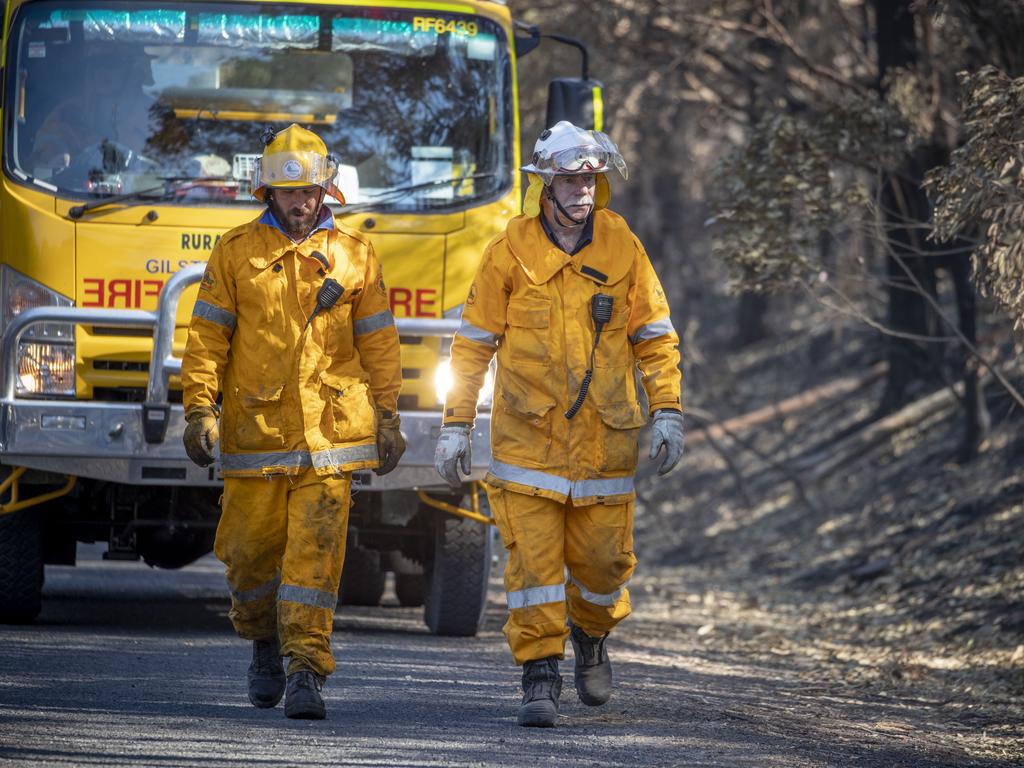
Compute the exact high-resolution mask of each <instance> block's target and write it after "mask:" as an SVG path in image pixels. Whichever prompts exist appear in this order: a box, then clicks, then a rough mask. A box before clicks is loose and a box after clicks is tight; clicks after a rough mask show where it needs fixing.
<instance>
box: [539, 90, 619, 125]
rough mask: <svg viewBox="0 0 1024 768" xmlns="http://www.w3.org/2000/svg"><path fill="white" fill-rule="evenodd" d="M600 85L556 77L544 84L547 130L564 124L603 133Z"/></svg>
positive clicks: (602, 105) (602, 103) (602, 104)
mask: <svg viewBox="0 0 1024 768" xmlns="http://www.w3.org/2000/svg"><path fill="white" fill-rule="evenodd" d="M601 88H602V85H601V82H600V81H599V80H592V79H590V78H578V77H559V78H556V79H555V80H552V81H551V82H550V83H549V84H548V112H547V118H546V122H545V123H544V124H545V125H546V126H547V127H548V128H550V127H551V126H552V125H554V124H555V123H557V122H558V121H559V120H568V121H569V122H570V123H572V124H573V125H578V126H579V127H580V128H588V129H593V130H595V131H603V130H605V128H604V122H605V121H604V100H603V98H602V96H601Z"/></svg>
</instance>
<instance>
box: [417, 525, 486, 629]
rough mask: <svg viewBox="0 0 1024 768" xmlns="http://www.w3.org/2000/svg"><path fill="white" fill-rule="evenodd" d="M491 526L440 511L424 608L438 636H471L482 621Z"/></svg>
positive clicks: (427, 620)
mask: <svg viewBox="0 0 1024 768" xmlns="http://www.w3.org/2000/svg"><path fill="white" fill-rule="evenodd" d="M490 529H491V526H489V525H485V524H483V523H478V522H476V521H475V520H470V519H468V518H465V517H457V516H455V515H451V514H448V513H446V512H439V513H438V514H437V516H436V519H435V527H434V551H433V556H432V557H431V558H430V563H429V564H428V567H427V577H428V579H429V581H428V583H427V594H426V603H425V605H424V610H423V614H424V619H425V621H426V623H427V627H429V628H430V631H431V632H433V633H434V634H435V635H453V636H456V637H472V636H473V635H475V634H476V633H477V630H478V629H480V626H481V624H483V619H484V613H485V611H484V608H485V607H486V606H487V583H488V581H489V579H490V575H491V541H492V537H491V530H490Z"/></svg>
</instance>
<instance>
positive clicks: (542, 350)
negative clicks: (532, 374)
mask: <svg viewBox="0 0 1024 768" xmlns="http://www.w3.org/2000/svg"><path fill="white" fill-rule="evenodd" d="M506 322H507V327H506V329H505V339H504V343H505V344H507V345H508V352H509V357H510V358H511V359H512V360H513V361H518V362H534V363H546V362H548V360H549V359H550V357H549V349H550V346H551V344H550V341H551V339H550V336H551V334H550V326H551V299H549V298H548V297H547V296H535V297H534V296H531V297H530V298H512V299H510V300H509V303H508V310H507V312H506Z"/></svg>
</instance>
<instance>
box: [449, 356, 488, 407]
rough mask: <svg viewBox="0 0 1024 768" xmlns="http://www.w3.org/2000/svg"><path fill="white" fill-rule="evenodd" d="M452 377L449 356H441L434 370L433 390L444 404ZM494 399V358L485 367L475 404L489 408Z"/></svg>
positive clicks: (452, 380) (452, 381) (450, 386)
mask: <svg viewBox="0 0 1024 768" xmlns="http://www.w3.org/2000/svg"><path fill="white" fill-rule="evenodd" d="M453 383H454V377H453V376H452V364H451V359H450V358H447V357H446V358H442V360H441V362H440V363H438V364H437V369H436V370H435V371H434V390H435V391H436V392H437V402H438V403H439V404H440V405H444V400H445V398H446V397H448V390H450V389H451V388H452V384H453ZM493 399H494V360H491V364H490V365H489V366H488V367H487V374H486V375H485V376H484V384H483V386H482V387H480V394H479V395H477V398H476V404H477V406H478V407H480V408H490V407H491V401H492V400H493Z"/></svg>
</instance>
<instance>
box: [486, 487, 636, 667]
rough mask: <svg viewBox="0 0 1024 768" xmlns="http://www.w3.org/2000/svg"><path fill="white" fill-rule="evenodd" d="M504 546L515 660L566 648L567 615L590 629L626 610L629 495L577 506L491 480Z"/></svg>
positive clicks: (508, 628) (596, 631) (611, 623)
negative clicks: (621, 500)
mask: <svg viewBox="0 0 1024 768" xmlns="http://www.w3.org/2000/svg"><path fill="white" fill-rule="evenodd" d="M487 498H488V500H489V501H490V505H491V511H492V513H493V515H494V520H495V522H496V523H497V524H498V529H499V530H500V531H501V537H502V539H503V541H504V543H505V548H506V549H507V550H508V565H507V566H506V568H505V596H506V599H507V600H508V607H509V617H508V621H507V622H506V623H505V627H504V632H505V637H506V638H507V639H508V644H509V647H510V648H511V649H512V656H513V658H514V659H515V662H516V664H523V663H525V662H527V661H531V660H533V659H543V658H547V657H548V656H558V657H559V658H561V657H563V656H564V653H565V639H566V638H567V637H568V636H569V629H568V627H567V626H566V617H567V616H568V618H569V619H570V620H571V621H572V623H573V624H575V625H576V626H578V627H580V628H581V629H582V630H583V631H584V632H586V633H587V634H588V635H590V636H592V637H599V636H601V635H603V634H605V633H606V632H610V631H611V630H612V628H613V627H615V625H616V624H618V623H619V622H620V621H622V620H623V619H624V618H626V616H628V615H629V612H630V606H629V590H627V589H626V583H627V582H628V581H629V579H630V577H631V576H632V575H633V570H634V569H635V568H636V556H635V555H634V554H633V499H632V498H630V499H629V500H628V501H626V502H624V503H617V504H586V505H580V506H576V505H574V504H573V502H572V499H568V500H566V501H564V502H561V501H556V500H554V499H548V498H545V497H543V496H532V495H528V494H525V493H517V492H515V491H509V490H505V489H502V488H495V487H493V486H488V488H487Z"/></svg>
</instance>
